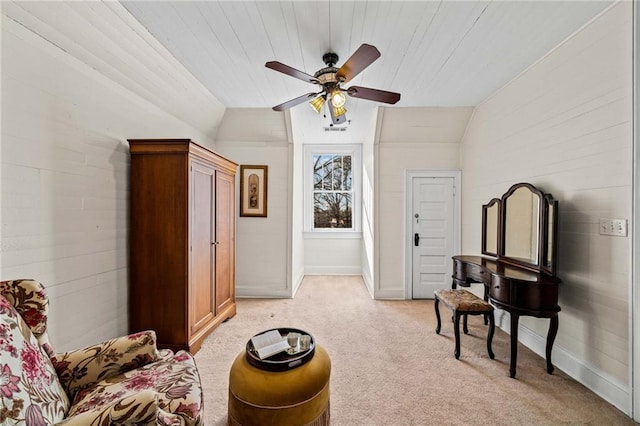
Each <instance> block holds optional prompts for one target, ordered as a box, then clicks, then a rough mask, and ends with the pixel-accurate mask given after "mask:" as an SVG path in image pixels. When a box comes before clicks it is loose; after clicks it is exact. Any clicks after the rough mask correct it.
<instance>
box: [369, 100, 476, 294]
mask: <svg viewBox="0 0 640 426" xmlns="http://www.w3.org/2000/svg"><path fill="white" fill-rule="evenodd" d="M472 111H473V109H472V108H468V107H461V108H416V109H415V110H414V109H413V108H402V109H400V110H399V111H397V110H395V109H393V108H385V110H384V115H383V118H382V123H381V130H380V139H379V141H378V144H379V147H378V150H379V152H378V160H377V161H378V167H379V172H378V173H379V177H378V180H377V182H378V187H379V188H378V194H379V200H377V201H376V203H378V205H379V206H380V208H379V218H377V220H379V221H380V224H381V225H380V227H379V231H378V232H379V234H380V235H379V236H378V241H379V247H380V256H379V259H380V268H379V273H380V276H379V282H378V288H377V289H376V291H377V292H379V293H380V294H385V295H386V296H385V297H394V298H399V299H402V298H404V297H405V294H404V293H405V280H404V275H405V265H406V259H405V256H407V255H409V254H407V253H405V252H404V251H405V250H404V247H405V241H406V240H405V239H406V238H408V237H409V236H407V235H406V232H405V220H406V218H405V215H406V212H405V209H404V208H401V207H400V206H405V205H406V203H405V198H406V194H405V191H406V188H405V180H406V176H405V173H406V171H407V170H412V169H413V170H418V169H420V170H437V169H440V170H442V169H449V170H456V169H459V168H460V141H461V140H462V137H463V134H464V129H465V128H466V126H467V123H468V120H469V117H470V116H471V113H472Z"/></svg>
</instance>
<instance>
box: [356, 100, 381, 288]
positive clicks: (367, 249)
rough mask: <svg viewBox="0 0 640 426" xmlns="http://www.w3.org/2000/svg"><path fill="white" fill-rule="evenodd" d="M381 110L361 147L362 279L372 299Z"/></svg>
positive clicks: (378, 110)
mask: <svg viewBox="0 0 640 426" xmlns="http://www.w3.org/2000/svg"><path fill="white" fill-rule="evenodd" d="M382 111H383V110H382V109H381V108H378V109H377V110H376V114H375V115H373V116H372V117H371V123H370V124H369V131H368V132H367V135H366V136H365V140H364V144H363V146H362V248H361V250H360V252H361V253H362V260H361V261H360V263H361V265H362V278H363V280H364V283H365V285H366V286H367V289H368V290H369V293H370V294H371V296H372V297H373V295H374V288H375V287H376V284H375V283H376V280H377V276H378V275H377V261H376V259H377V256H378V253H377V250H376V245H375V236H376V226H377V224H378V222H377V221H376V215H377V212H376V210H375V207H376V204H375V198H376V182H375V178H376V163H377V158H376V149H375V148H376V139H377V137H378V134H379V131H380V123H381V122H382V114H383V112H382Z"/></svg>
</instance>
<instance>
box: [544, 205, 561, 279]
mask: <svg viewBox="0 0 640 426" xmlns="http://www.w3.org/2000/svg"><path fill="white" fill-rule="evenodd" d="M543 213H544V218H543V220H544V227H543V230H542V235H544V236H545V237H546V240H545V245H544V247H543V250H542V270H543V271H545V272H547V273H548V274H550V275H555V273H556V265H557V263H558V200H554V199H553V196H552V195H551V194H544V212H543ZM549 238H551V254H549Z"/></svg>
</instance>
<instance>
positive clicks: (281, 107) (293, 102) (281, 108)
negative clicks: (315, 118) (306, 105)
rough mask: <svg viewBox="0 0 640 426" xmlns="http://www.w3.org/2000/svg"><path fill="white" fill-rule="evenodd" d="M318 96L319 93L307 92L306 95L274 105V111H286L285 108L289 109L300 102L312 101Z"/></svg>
mask: <svg viewBox="0 0 640 426" xmlns="http://www.w3.org/2000/svg"><path fill="white" fill-rule="evenodd" d="M316 96H318V93H307V94H306V95H302V96H298V97H297V98H294V99H291V100H289V101H287V102H284V103H281V104H280V105H276V106H274V107H273V110H274V111H284V110H285V109H289V108H291V107H294V106H296V105H298V104H301V103H303V102H305V101H310V100H311V99H313V98H315V97H316Z"/></svg>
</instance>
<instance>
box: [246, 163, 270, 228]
mask: <svg viewBox="0 0 640 426" xmlns="http://www.w3.org/2000/svg"><path fill="white" fill-rule="evenodd" d="M268 172H269V166H249V165H241V166H240V216H249V217H267V175H268Z"/></svg>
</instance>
